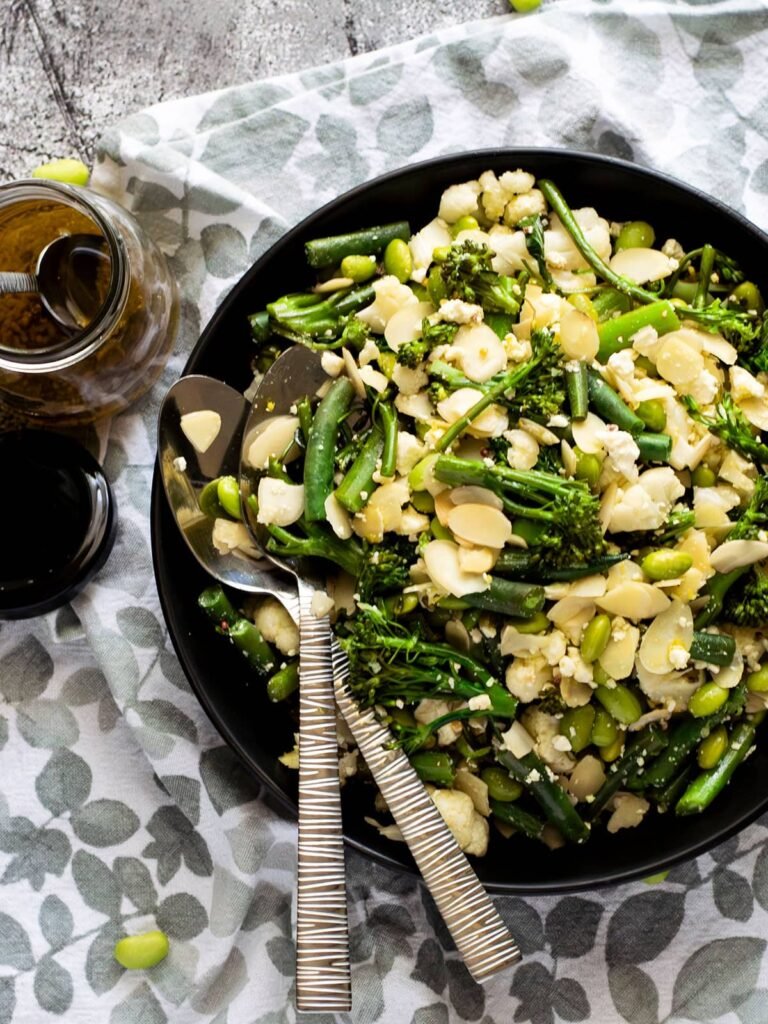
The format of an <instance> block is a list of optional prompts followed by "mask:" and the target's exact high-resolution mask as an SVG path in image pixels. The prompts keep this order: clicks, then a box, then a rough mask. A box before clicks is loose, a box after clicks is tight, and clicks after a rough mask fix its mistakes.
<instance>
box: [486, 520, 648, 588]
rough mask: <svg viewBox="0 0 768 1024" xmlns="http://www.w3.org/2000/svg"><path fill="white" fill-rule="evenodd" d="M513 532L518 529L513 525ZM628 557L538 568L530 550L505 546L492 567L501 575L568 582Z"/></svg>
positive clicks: (593, 573) (605, 569)
mask: <svg viewBox="0 0 768 1024" xmlns="http://www.w3.org/2000/svg"><path fill="white" fill-rule="evenodd" d="M513 530H514V531H515V533H517V532H518V531H517V530H516V529H515V526H514V525H513ZM627 558H629V554H628V553H626V552H625V553H623V554H620V555H603V556H602V557H600V558H596V559H595V560H594V561H592V562H584V563H583V564H582V565H566V566H561V567H560V568H558V569H553V568H549V567H547V568H540V567H539V565H538V559H537V557H536V556H535V555H534V554H532V553H531V552H530V551H522V550H520V549H519V548H505V549H504V550H503V551H502V552H501V554H500V555H499V557H498V559H497V561H496V565H495V566H494V567H493V571H494V572H495V573H500V574H501V575H503V576H511V577H512V578H513V579H526V577H528V576H530V575H531V574H532V573H535V574H536V576H537V577H538V578H539V579H541V580H542V581H544V582H547V583H549V582H569V581H570V580H578V579H581V578H582V577H584V576H594V575H595V574H596V573H601V572H607V571H608V570H609V569H610V568H611V566H612V565H617V564H618V563H619V562H623V561H625V560H626V559H627Z"/></svg>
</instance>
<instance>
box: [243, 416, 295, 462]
mask: <svg viewBox="0 0 768 1024" xmlns="http://www.w3.org/2000/svg"><path fill="white" fill-rule="evenodd" d="M298 429H299V418H298V416H274V417H273V418H272V419H269V420H263V421H262V422H261V423H260V424H259V425H258V426H257V427H256V429H255V430H254V431H253V433H252V434H251V437H250V439H249V444H248V456H247V461H248V465H249V466H252V467H253V468H254V469H266V468H267V466H268V465H269V460H270V459H282V458H283V457H284V456H285V453H286V451H288V450H289V449H290V448H291V445H292V442H293V439H294V436H295V434H296V431H297V430H298ZM286 461H287V459H286Z"/></svg>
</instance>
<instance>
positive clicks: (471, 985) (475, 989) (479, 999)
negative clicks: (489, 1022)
mask: <svg viewBox="0 0 768 1024" xmlns="http://www.w3.org/2000/svg"><path fill="white" fill-rule="evenodd" d="M448 992H449V994H450V1000H451V1005H452V1006H454V1007H455V1008H456V1011H457V1012H458V1013H459V1014H460V1015H461V1016H462V1017H463V1018H464V1020H478V1019H479V1018H480V1017H482V1015H483V1011H484V1010H485V990H484V988H483V986H482V985H479V984H478V983H477V982H476V981H475V979H474V978H473V977H472V975H471V974H470V973H469V971H468V970H467V968H466V967H465V966H464V963H463V962H462V961H458V960H457V961H455V962H453V963H452V964H451V965H450V968H449V970H448Z"/></svg>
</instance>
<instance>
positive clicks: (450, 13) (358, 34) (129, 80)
mask: <svg viewBox="0 0 768 1024" xmlns="http://www.w3.org/2000/svg"><path fill="white" fill-rule="evenodd" d="M508 10H509V5H508V3H507V0H0V181H6V180H9V179H12V178H18V177H23V176H26V175H27V174H28V173H29V172H30V171H31V170H32V169H33V168H34V167H35V166H36V165H37V164H39V163H40V162H42V161H43V160H48V159H51V158H52V157H58V156H79V157H80V158H81V159H83V160H85V162H86V163H88V162H89V160H90V158H91V155H92V153H93V147H94V144H95V142H96V140H97V139H98V137H99V135H100V134H101V132H102V131H103V130H104V129H105V128H106V127H108V126H109V125H110V124H112V123H114V122H115V121H117V120H118V119H119V118H121V117H123V116H125V115H126V114H128V113H130V112H132V111H134V110H138V109H140V108H141V107H145V106H148V105H149V104H151V103H156V102H158V101H160V100H164V99H170V98H172V97H177V96H183V95H191V94H194V93H198V92H205V91H207V90H209V89H215V88H220V87H222V86H225V85H232V84H235V83H237V82H243V81H249V80H251V79H255V78H264V77H267V76H269V75H274V74H279V73H282V72H287V71H296V70H299V69H302V68H305V67H311V66H312V65H314V64H322V63H326V62H328V61H332V60H338V59H340V58H343V57H347V56H349V55H351V54H356V53H361V52H364V51H368V50H374V49H377V48H378V47H381V46H387V45H389V44H391V43H395V42H399V41H400V40H402V39H409V38H413V37H414V36H417V35H420V34H422V33H425V32H429V31H431V30H433V29H435V28H439V27H443V26H448V25H454V24H458V23H461V22H464V21H469V20H473V19H475V18H483V17H491V16H493V15H496V14H503V13H505V12H507V11H508Z"/></svg>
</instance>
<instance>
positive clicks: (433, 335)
mask: <svg viewBox="0 0 768 1024" xmlns="http://www.w3.org/2000/svg"><path fill="white" fill-rule="evenodd" d="M458 329H459V325H458V324H452V323H445V322H440V323H436V324H433V323H430V321H429V319H427V318H425V319H424V322H423V323H422V326H421V337H420V338H414V340H413V341H407V342H405V344H404V345H401V346H400V348H399V349H398V350H397V361H398V363H401V364H402V365H403V366H407V367H409V368H410V369H413V368H415V367H416V366H418V365H419V363H422V362H423V361H424V360H425V359H426V358H427V356H428V355H429V353H430V352H431V351H432V349H434V348H437V347H438V345H450V344H451V342H452V341H453V339H454V338H455V336H456V331H458Z"/></svg>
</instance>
